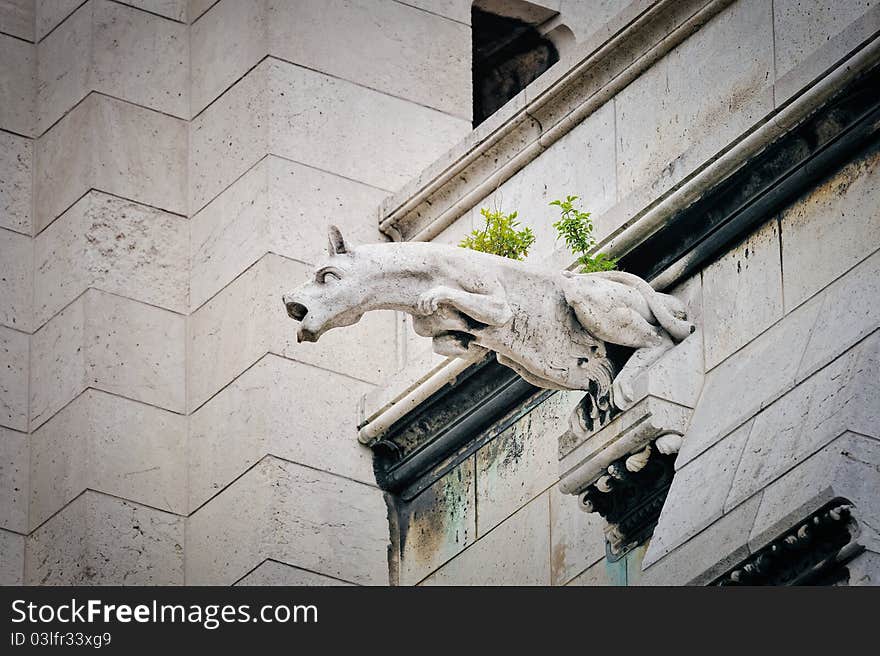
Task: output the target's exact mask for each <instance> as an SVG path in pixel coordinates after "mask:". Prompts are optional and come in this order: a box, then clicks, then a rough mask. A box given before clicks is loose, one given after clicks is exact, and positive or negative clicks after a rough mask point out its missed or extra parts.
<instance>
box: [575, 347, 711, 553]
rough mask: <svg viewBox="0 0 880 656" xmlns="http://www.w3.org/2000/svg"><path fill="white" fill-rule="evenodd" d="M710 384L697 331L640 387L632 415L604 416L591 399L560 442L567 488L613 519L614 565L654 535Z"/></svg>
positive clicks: (586, 506) (583, 504) (585, 506)
mask: <svg viewBox="0 0 880 656" xmlns="http://www.w3.org/2000/svg"><path fill="white" fill-rule="evenodd" d="M702 385H703V349H702V335H701V334H700V333H699V332H697V333H694V334H693V335H691V336H690V337H688V338H687V339H685V340H684V341H682V342H681V343H680V344H678V345H676V346H674V347H673V348H671V349H670V350H669V351H667V352H666V353H664V355H663V356H662V357H661V358H660V359H659V360H658V361H657V362H655V363H654V364H653V365H651V366H650V367H649V368H648V369H647V370H646V371H644V372H643V373H642V374H641V375H640V376H639V377H638V378H636V379H635V380H634V381H633V384H632V402H631V405H630V406H629V407H628V408H627V409H626V410H622V411H621V410H615V409H611V410H610V411H609V412H606V413H601V412H600V413H597V412H596V411H595V402H594V400H593V399H592V398H591V397H590V395H589V394H588V395H587V396H585V397H584V400H583V401H582V402H581V404H580V406H579V408H578V411H577V412H575V414H574V415H573V416H572V418H571V422H570V426H569V428H568V430H567V431H565V433H563V434H562V435H561V436H560V437H559V473H560V481H559V487H560V489H561V491H562V492H564V493H566V494H571V495H576V496H577V497H578V503H579V505H580V508H581V509H582V510H584V511H586V512H598V513H599V514H601V515H602V516H603V517H604V518H605V519H606V520H607V521H608V526H607V528H606V538H607V546H608V556H609V558H610V559H612V560H614V559H616V558H619V557H621V556H622V555H623V554H625V552H626V551H627V549H628V548H630V547H632V546H635V545H636V544H638V543H639V542H640V541H642V540H643V539H644V538H646V537H648V536H649V535H650V531H651V529H652V528H653V525H654V524H655V523H656V520H657V517H658V516H659V514H660V510H661V508H662V506H663V501H664V499H665V498H666V492H667V491H668V488H669V485H670V484H671V482H672V475H673V471H674V461H675V454H676V453H678V450H679V448H680V447H681V442H682V439H683V436H684V434H685V431H686V429H687V427H688V424H689V423H690V419H691V416H692V414H693V411H694V407H695V406H696V402H697V399H698V397H699V394H700V391H701V389H702Z"/></svg>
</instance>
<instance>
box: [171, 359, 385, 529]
mask: <svg viewBox="0 0 880 656" xmlns="http://www.w3.org/2000/svg"><path fill="white" fill-rule="evenodd" d="M371 387H372V386H371V385H368V384H366V383H362V382H360V381H357V380H354V379H352V378H349V377H347V376H342V375H339V374H334V373H332V372H329V371H326V370H324V369H317V368H315V367H312V366H309V365H305V364H301V363H298V362H293V361H291V360H286V359H284V358H281V357H278V356H275V355H271V354H270V355H266V356H264V357H263V358H262V359H261V360H260V361H259V362H257V363H256V364H255V365H254V366H253V367H250V368H249V369H248V370H247V371H245V372H244V373H243V374H242V375H241V376H239V377H238V378H237V379H235V380H234V381H233V382H232V383H230V384H229V385H228V386H227V387H225V388H224V389H223V390H221V391H220V392H219V393H218V394H217V395H216V396H214V397H213V398H211V399H210V400H209V401H208V402H207V403H205V405H203V406H202V407H201V408H199V409H198V410H197V411H196V412H195V413H194V414H193V415H192V417H191V420H190V433H189V441H188V446H187V449H188V461H189V505H188V508H189V511H190V512H191V511H193V510H195V509H196V508H198V507H199V506H200V505H202V504H203V503H205V502H206V501H207V500H208V499H209V498H211V497H212V496H214V495H215V494H217V493H218V492H219V491H221V490H222V489H223V488H225V487H226V486H227V485H229V484H230V483H231V482H232V481H233V480H235V478H236V477H237V476H239V475H240V474H241V473H242V472H243V471H245V470H246V469H247V468H248V467H250V466H252V465H253V464H254V463H255V462H257V461H258V460H260V458H262V457H263V456H265V455H266V454H272V455H274V456H278V457H281V458H285V459H287V460H291V461H293V462H298V463H301V464H304V465H307V466H309V467H314V468H316V469H322V470H325V471H330V472H333V473H336V474H340V475H343V476H347V477H349V478H353V479H356V480H359V481H362V482H364V483H368V484H371V485H374V484H375V477H374V475H373V461H372V456H371V452H370V450H369V449H367V448H365V447H363V446H361V445H360V444H359V443H358V442H357V439H356V436H357V410H356V408H357V400H358V399H359V398H360V396H361V395H362V394H364V393H365V392H366V391H367V390H368V389H370V388H371Z"/></svg>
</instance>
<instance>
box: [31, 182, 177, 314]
mask: <svg viewBox="0 0 880 656" xmlns="http://www.w3.org/2000/svg"><path fill="white" fill-rule="evenodd" d="M188 238H189V227H188V225H187V222H186V220H185V219H183V218H182V217H179V216H177V215H174V214H169V213H167V212H162V211H161V210H157V209H154V208H152V207H148V206H146V205H140V204H138V203H135V202H132V201H127V200H124V199H122V198H118V197H116V196H109V195H107V194H103V193H101V192H97V191H90V192H89V193H87V194H86V195H85V196H83V197H82V198H81V199H80V200H78V201H77V202H76V203H74V205H73V206H72V207H71V208H70V209H69V210H67V212H65V213H64V214H63V215H62V216H61V217H59V219H58V220H57V221H55V222H53V223H52V224H51V225H50V226H49V227H48V228H46V229H45V230H43V232H41V233H40V234H39V235H38V236H37V238H36V240H35V242H34V250H35V253H34V289H35V298H36V305H37V307H36V311H35V315H36V317H35V321H36V323H37V325H42V324H43V323H45V322H46V321H48V320H49V319H50V318H51V317H52V316H53V315H54V314H55V313H57V312H58V311H59V310H60V309H61V308H62V307H64V306H65V305H67V304H68V303H70V302H71V301H72V300H73V299H75V298H76V297H77V296H79V295H80V294H81V293H82V292H83V291H85V289H86V288H88V287H94V288H96V289H100V290H102V291H107V292H112V293H114V294H119V295H121V296H126V297H128V298H131V299H134V300H138V301H143V302H145V303H149V304H151V305H156V306H159V307H163V308H167V309H170V310H174V311H176V312H186V310H187V286H188V280H187V266H186V264H187V258H188V253H187V241H188Z"/></svg>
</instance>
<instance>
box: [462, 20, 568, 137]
mask: <svg viewBox="0 0 880 656" xmlns="http://www.w3.org/2000/svg"><path fill="white" fill-rule="evenodd" d="M471 27H472V34H473V37H472V38H473V67H474V69H473V72H474V79H473V92H474V127H477V126H478V125H479V124H480V123H482V122H483V121H485V120H486V119H487V118H488V117H489V116H491V115H492V114H494V113H495V112H496V111H498V109H500V108H501V106H502V105H504V104H505V103H506V102H507V101H508V100H510V99H511V98H513V97H514V96H515V95H516V94H518V93H519V92H520V91H522V90H523V89H525V88H526V86H527V85H528V84H529V83H530V82H532V81H534V80H535V79H536V78H537V77H538V76H539V75H541V74H542V73H543V72H544V71H546V70H547V69H548V68H550V67H551V66H552V65H553V64H555V63H556V62H557V61H559V53H558V52H557V50H556V46H554V45H553V43H552V42H551V41H550V40H549V39H548V38H546V37H544V36H542V35H541V33H540V32H539V31H538V30H537V29H536V28H535V27H534V26H533V25H530V24H528V23H525V22H523V21H521V20H517V19H515V18H508V17H506V16H498V15H496V14H492V13H489V12H487V11H483V10H481V9H477V8H476V7H474V8H473V9H472V10H471Z"/></svg>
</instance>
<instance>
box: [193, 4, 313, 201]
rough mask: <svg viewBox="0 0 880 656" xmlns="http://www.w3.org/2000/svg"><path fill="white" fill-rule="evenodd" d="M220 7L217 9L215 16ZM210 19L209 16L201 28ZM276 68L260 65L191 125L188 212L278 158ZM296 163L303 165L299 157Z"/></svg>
mask: <svg viewBox="0 0 880 656" xmlns="http://www.w3.org/2000/svg"><path fill="white" fill-rule="evenodd" d="M224 4H230V3H224ZM234 4H236V5H241V6H245V5H249V4H250V3H234ZM220 7H221V5H218V6H217V7H216V8H215V11H216V10H217V9H219V8H220ZM213 15H214V12H213V11H212V12H211V13H210V14H208V15H206V16H205V17H204V18H202V20H200V21H199V24H201V23H202V22H203V21H205V20H208V19H209V18H211V17H213ZM197 25H198V24H197ZM193 29H196V27H194V28H193ZM193 52H194V53H195V46H194V47H193ZM276 68H277V65H274V64H273V63H272V62H271V60H266V61H263V62H262V63H260V64H259V65H258V66H256V67H255V68H253V69H252V70H250V71H248V73H247V75H245V76H244V77H242V78H241V79H240V80H238V81H237V82H236V83H235V84H234V85H233V86H232V87H231V88H230V89H229V90H227V91H226V92H225V93H224V94H223V95H222V96H221V97H219V98H218V99H217V100H216V101H215V102H214V103H213V104H211V105H210V106H209V107H208V108H206V109H205V110H204V111H203V112H201V113H199V114H198V115H197V116H195V117H194V118H193V120H192V122H191V123H190V135H189V137H190V143H189V199H190V200H189V203H190V208H191V210H192V212H198V211H200V210H201V209H202V208H203V207H204V206H205V205H206V204H207V203H208V202H209V201H210V200H211V199H213V198H214V197H215V196H217V195H218V194H219V193H220V192H221V191H223V190H224V189H226V188H227V187H228V186H229V185H231V184H232V183H233V182H235V181H236V180H237V179H238V178H239V177H241V176H242V175H243V174H244V173H246V172H247V171H248V170H249V169H250V168H251V167H252V166H253V165H254V164H256V163H257V162H258V161H259V160H260V159H261V158H262V157H264V156H265V155H266V153H268V152H272V153H275V154H281V153H280V152H279V151H278V149H277V148H271V149H270V131H271V130H270V124H269V123H270V121H269V117H270V116H272V115H273V105H272V100H271V97H270V93H269V89H271V88H272V87H271V86H270V82H269V78H270V77H271V72H272V71H274V70H276ZM193 93H194V94H195V89H194V90H193ZM273 145H274V144H273ZM296 159H298V160H300V161H302V157H298V158H296Z"/></svg>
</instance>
